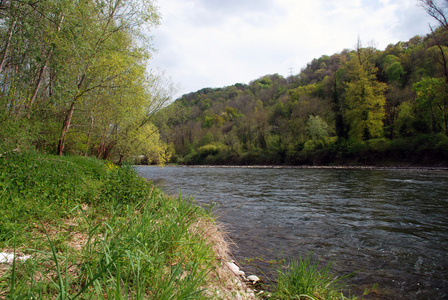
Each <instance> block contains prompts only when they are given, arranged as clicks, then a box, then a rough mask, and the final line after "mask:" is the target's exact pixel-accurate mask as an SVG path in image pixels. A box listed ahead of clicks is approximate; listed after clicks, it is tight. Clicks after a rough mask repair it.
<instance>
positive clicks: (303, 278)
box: [273, 255, 356, 300]
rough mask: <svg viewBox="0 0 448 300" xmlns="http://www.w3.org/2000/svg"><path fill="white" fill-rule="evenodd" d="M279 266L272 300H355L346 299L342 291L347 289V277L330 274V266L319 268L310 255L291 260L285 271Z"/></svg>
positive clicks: (317, 262)
mask: <svg viewBox="0 0 448 300" xmlns="http://www.w3.org/2000/svg"><path fill="white" fill-rule="evenodd" d="M284 268H285V267H284V266H281V265H279V271H278V278H277V289H276V291H275V292H274V294H273V298H274V299H297V300H302V299H312V300H327V299H328V300H330V299H331V300H332V299H344V300H345V299H356V298H355V297H351V298H347V297H346V296H344V294H343V291H344V290H346V289H347V284H346V282H345V279H346V278H347V277H348V276H349V275H348V276H344V277H337V276H334V275H333V274H331V264H327V265H325V266H324V267H323V268H320V263H319V261H316V260H313V259H312V258H311V257H310V255H308V256H306V257H305V258H302V257H300V258H299V259H298V260H292V261H291V262H290V264H289V266H287V267H286V271H282V269H284Z"/></svg>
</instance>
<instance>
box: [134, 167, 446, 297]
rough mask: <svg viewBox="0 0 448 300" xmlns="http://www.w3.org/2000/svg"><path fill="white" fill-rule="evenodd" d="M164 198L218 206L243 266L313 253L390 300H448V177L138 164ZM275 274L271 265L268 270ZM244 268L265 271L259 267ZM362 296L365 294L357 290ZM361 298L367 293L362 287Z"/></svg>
mask: <svg viewBox="0 0 448 300" xmlns="http://www.w3.org/2000/svg"><path fill="white" fill-rule="evenodd" d="M139 173H140V175H141V176H143V177H146V178H149V179H151V180H152V181H154V182H155V183H156V184H157V185H158V186H160V187H161V188H162V189H163V190H164V191H165V192H167V193H170V194H179V192H180V191H181V192H182V195H183V196H186V195H189V196H190V195H192V196H194V198H195V200H196V201H197V202H199V203H204V204H209V203H216V204H217V206H216V209H215V212H216V214H217V215H218V220H219V221H220V222H222V223H223V224H224V225H225V227H226V228H227V229H228V230H229V232H230V234H229V235H230V237H231V238H232V240H233V241H234V242H235V243H236V245H237V246H238V247H236V248H235V249H233V254H234V256H235V258H236V259H237V260H239V261H240V262H244V260H245V259H246V258H262V259H263V260H271V259H277V258H279V257H285V258H291V257H299V256H300V255H302V256H303V255H306V254H307V253H308V252H310V251H312V253H313V255H314V256H316V258H318V259H321V260H322V261H324V262H325V261H332V262H333V266H334V269H335V270H336V271H337V272H340V273H341V274H347V273H351V272H354V271H358V273H357V274H356V276H355V277H354V278H353V280H352V283H353V284H354V285H356V286H358V287H362V288H364V287H368V286H371V285H372V284H373V283H378V284H379V288H380V289H381V291H382V295H381V298H382V299H448V271H447V270H448V172H446V171H416V170H354V169H351V170H342V169H336V170H334V169H253V168H185V167H165V168H158V167H139ZM259 267H260V268H261V269H262V271H263V272H265V273H267V274H269V271H270V270H269V269H268V265H262V264H260V265H259ZM245 270H246V271H249V272H254V273H257V274H259V273H260V270H256V269H255V267H254V266H253V265H249V266H246V267H245ZM358 292H359V291H358ZM360 292H361V293H362V291H360Z"/></svg>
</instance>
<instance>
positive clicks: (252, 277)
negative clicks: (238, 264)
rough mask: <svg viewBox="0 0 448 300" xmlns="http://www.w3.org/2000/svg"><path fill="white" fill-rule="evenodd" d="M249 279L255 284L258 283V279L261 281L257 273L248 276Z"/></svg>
mask: <svg viewBox="0 0 448 300" xmlns="http://www.w3.org/2000/svg"><path fill="white" fill-rule="evenodd" d="M247 280H249V281H251V282H252V283H253V284H255V283H257V282H258V281H260V278H258V276H255V275H250V276H248V277H247Z"/></svg>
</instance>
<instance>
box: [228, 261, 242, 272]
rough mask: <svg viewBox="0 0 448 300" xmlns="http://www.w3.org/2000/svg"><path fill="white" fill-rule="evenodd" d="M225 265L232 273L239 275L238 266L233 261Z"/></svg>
mask: <svg viewBox="0 0 448 300" xmlns="http://www.w3.org/2000/svg"><path fill="white" fill-rule="evenodd" d="M227 267H229V269H230V271H232V272H233V274H235V275H240V274H239V273H240V272H241V271H240V268H239V267H238V266H237V265H235V264H234V263H233V262H227Z"/></svg>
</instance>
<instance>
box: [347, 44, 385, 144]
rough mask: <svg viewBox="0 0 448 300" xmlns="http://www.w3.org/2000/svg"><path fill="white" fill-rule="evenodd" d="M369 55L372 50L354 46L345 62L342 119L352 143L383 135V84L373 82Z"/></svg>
mask: <svg viewBox="0 0 448 300" xmlns="http://www.w3.org/2000/svg"><path fill="white" fill-rule="evenodd" d="M371 55H372V49H363V48H361V47H360V44H358V49H357V50H356V53H353V54H352V56H351V59H350V61H349V62H348V63H347V68H348V72H349V76H350V81H349V82H347V88H346V95H345V105H346V108H345V119H346V120H347V124H349V126H350V130H349V138H350V139H352V140H353V141H355V142H360V141H364V140H368V139H372V138H379V137H381V136H382V134H383V119H384V117H385V112H384V105H385V103H386V99H385V97H384V91H385V90H386V84H384V83H381V82H379V81H378V80H377V79H376V68H375V67H374V66H373V64H372V63H371V61H370V57H371Z"/></svg>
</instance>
